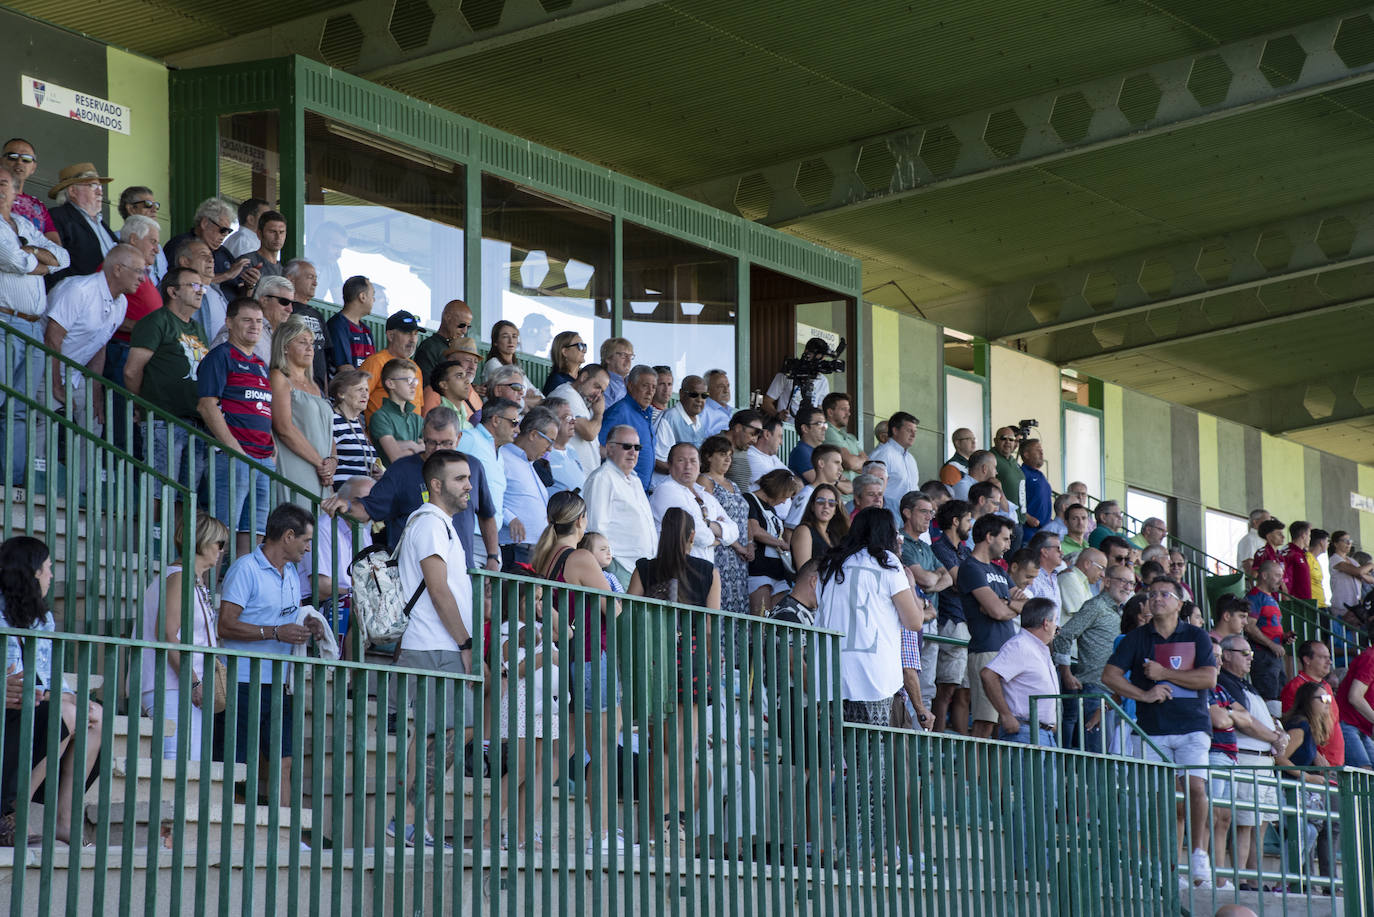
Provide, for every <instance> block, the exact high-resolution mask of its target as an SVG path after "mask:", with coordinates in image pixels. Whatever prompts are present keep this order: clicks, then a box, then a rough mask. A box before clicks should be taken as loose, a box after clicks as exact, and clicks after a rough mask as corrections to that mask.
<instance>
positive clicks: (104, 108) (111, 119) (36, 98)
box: [19, 76, 130, 134]
mask: <svg viewBox="0 0 1374 917" xmlns="http://www.w3.org/2000/svg"><path fill="white" fill-rule="evenodd" d="M19 100H20V101H21V102H23V103H24V104H25V105H27V106H29V107H30V108H37V109H38V110H39V111H47V112H52V113H53V114H55V115H61V116H62V117H64V118H71V119H72V120H73V121H80V122H82V123H83V124H90V125H92V126H94V127H103V128H104V129H105V130H107V131H114V132H116V133H119V134H127V133H130V131H129V120H130V112H129V106H127V105H121V104H120V103H118V102H111V101H110V100H109V99H101V98H98V97H97V96H93V95H88V94H86V93H84V92H77V91H76V90H75V89H68V88H67V87H65V86H58V85H57V84H55V83H48V82H44V81H43V80H36V79H34V78H33V77H31V76H21V77H20V78H19Z"/></svg>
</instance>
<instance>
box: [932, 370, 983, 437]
mask: <svg viewBox="0 0 1374 917" xmlns="http://www.w3.org/2000/svg"><path fill="white" fill-rule="evenodd" d="M984 385H986V383H985V382H983V381H982V380H978V379H970V378H969V377H968V376H963V375H958V374H956V373H952V372H946V373H945V434H946V436H945V439H946V443H945V444H944V447H943V448H944V449H945V455H946V456H949V455H953V454H954V443H953V441H952V440H951V439H950V437H952V436H953V435H954V431H955V430H958V429H961V428H963V427H967V428H968V429H970V430H972V431H973V433H974V435H975V436H977V437H978V443H979V447H980V448H984V449H986V448H987V434H986V432H985V431H986V429H987V417H986V416H985V415H984V413H983V393H984Z"/></svg>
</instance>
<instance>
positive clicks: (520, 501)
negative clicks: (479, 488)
mask: <svg viewBox="0 0 1374 917" xmlns="http://www.w3.org/2000/svg"><path fill="white" fill-rule="evenodd" d="M557 435H558V415H557V414H555V413H554V412H553V411H550V410H549V409H548V408H545V407H537V408H534V409H533V410H531V411H530V412H529V413H528V414H526V415H525V419H524V420H522V421H520V435H519V436H517V437H515V440H514V441H513V442H509V443H507V444H506V445H504V446H502V447H501V448H500V450H498V454H499V455H500V456H501V464H502V466H503V467H504V468H505V469H506V498H505V503H504V506H503V509H502V516H501V532H500V535H499V538H500V540H501V554H502V557H501V559H502V561H512V560H513V561H515V562H517V563H524V564H527V563H529V562H530V557H531V555H532V554H533V552H534V545H535V542H537V541H538V540H539V536H540V535H541V534H543V532H544V528H545V527H546V526H547V525H548V524H549V522H548V518H549V489H548V488H547V487H545V486H544V482H543V481H541V480H540V479H539V475H538V473H536V472H535V470H534V463H535V462H537V461H539V460H540V459H541V458H543V457H544V455H545V454H546V453H547V452H548V451H549V447H550V446H552V445H553V443H554V437H556V436H557Z"/></svg>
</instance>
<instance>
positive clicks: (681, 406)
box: [653, 376, 706, 487]
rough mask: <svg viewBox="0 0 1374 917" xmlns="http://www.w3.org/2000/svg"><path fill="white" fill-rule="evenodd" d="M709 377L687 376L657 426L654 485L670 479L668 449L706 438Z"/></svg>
mask: <svg viewBox="0 0 1374 917" xmlns="http://www.w3.org/2000/svg"><path fill="white" fill-rule="evenodd" d="M705 409H706V380H705V379H703V378H701V377H700V376H687V377H685V378H684V379H683V380H682V388H681V389H679V390H678V402H677V404H676V405H674V406H673V407H671V408H669V409H668V410H666V411H664V412H663V414H662V416H660V417H659V418H658V423H657V424H656V425H655V426H654V477H653V486H654V487H658V486H659V485H660V484H662V483H663V482H664V481H666V480H668V450H669V449H671V448H673V447H674V446H676V445H677V444H678V443H691V444H692V445H693V446H700V445H701V444H702V443H704V442H705V441H706V424H705V422H704V421H705V415H704V414H703V411H705Z"/></svg>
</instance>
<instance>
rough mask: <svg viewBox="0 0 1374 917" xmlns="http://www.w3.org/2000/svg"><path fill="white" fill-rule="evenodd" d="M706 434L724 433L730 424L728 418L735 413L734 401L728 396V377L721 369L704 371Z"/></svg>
mask: <svg viewBox="0 0 1374 917" xmlns="http://www.w3.org/2000/svg"><path fill="white" fill-rule="evenodd" d="M706 392H707V394H708V395H709V396H710V397H708V398H707V399H706V410H705V411H704V412H703V413H704V414H705V416H706V435H707V436H715V435H716V434H717V433H724V432H725V430H726V428H728V427H729V426H730V418H731V417H733V416H734V415H735V403H734V401H733V400H732V399H731V397H730V377H729V376H728V375H726V373H725V370H723V369H712V370H709V371H708V372H707V373H706Z"/></svg>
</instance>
